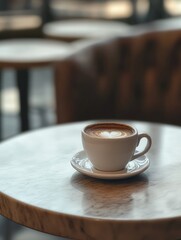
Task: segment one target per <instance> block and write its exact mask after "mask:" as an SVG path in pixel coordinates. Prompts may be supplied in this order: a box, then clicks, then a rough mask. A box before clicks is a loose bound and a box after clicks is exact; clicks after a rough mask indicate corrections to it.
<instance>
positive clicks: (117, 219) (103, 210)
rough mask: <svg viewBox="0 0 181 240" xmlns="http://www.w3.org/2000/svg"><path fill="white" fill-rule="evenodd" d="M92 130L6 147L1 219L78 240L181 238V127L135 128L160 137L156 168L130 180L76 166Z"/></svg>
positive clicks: (37, 136) (62, 130)
mask: <svg viewBox="0 0 181 240" xmlns="http://www.w3.org/2000/svg"><path fill="white" fill-rule="evenodd" d="M92 122H93V121H92ZM92 122H91V123H92ZM88 123H90V122H80V123H74V124H65V125H60V126H55V127H51V128H47V129H43V130H38V131H34V132H30V133H26V134H22V135H20V136H18V137H16V138H14V139H11V140H8V141H6V142H4V143H2V144H1V145H0V201H1V204H0V214H2V215H4V216H5V217H7V218H9V219H11V220H13V221H15V222H17V223H20V224H22V225H25V226H27V227H30V228H33V229H37V230H39V231H42V232H46V233H50V234H53V235H58V236H64V237H69V238H72V239H105V240H111V239H131V240H132V239H134V240H138V239H139V240H140V239H147V240H149V239H150V240H151V239H164V240H170V239H180V238H181V227H180V226H181V206H180V203H181V193H180V185H181V174H180V169H181V152H180V139H181V128H180V127H176V126H169V125H162V124H151V123H144V122H128V123H131V124H133V125H134V126H135V127H137V129H138V131H139V132H147V133H149V134H150V135H151V136H152V139H153V145H152V148H151V150H150V151H149V152H148V153H147V157H148V158H149V159H150V162H151V164H150V167H149V168H148V169H147V170H146V171H145V172H144V173H142V174H140V175H138V176H137V177H133V178H130V179H125V180H100V179H99V180H98V179H94V178H90V177H87V176H84V175H82V174H81V173H78V172H77V171H76V170H75V169H73V168H72V166H71V164H70V160H71V159H72V157H73V155H74V154H75V153H77V152H78V151H80V150H81V149H82V144H81V134H80V131H81V129H82V128H83V127H84V126H85V125H86V124H88Z"/></svg>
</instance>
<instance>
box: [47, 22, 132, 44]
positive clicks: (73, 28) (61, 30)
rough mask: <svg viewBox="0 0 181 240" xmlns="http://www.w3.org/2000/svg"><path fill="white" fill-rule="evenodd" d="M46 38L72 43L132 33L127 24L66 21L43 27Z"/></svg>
mask: <svg viewBox="0 0 181 240" xmlns="http://www.w3.org/2000/svg"><path fill="white" fill-rule="evenodd" d="M43 33H44V34H45V36H46V37H49V38H52V39H56V40H64V41H67V42H72V41H75V40H84V39H104V38H106V37H107V38H108V37H109V38H110V37H114V36H124V35H126V36H127V35H129V34H131V33H132V27H131V26H129V25H128V24H125V23H118V22H114V21H103V20H102V21H101V20H64V21H55V22H51V23H47V24H45V25H44V27H43Z"/></svg>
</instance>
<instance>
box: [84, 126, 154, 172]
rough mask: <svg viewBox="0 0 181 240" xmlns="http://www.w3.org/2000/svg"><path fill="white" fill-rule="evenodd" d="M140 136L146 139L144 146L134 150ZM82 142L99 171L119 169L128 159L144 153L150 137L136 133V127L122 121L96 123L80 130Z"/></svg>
mask: <svg viewBox="0 0 181 240" xmlns="http://www.w3.org/2000/svg"><path fill="white" fill-rule="evenodd" d="M142 138H146V139H147V143H146V146H145V148H144V149H143V150H142V151H140V152H136V153H135V150H136V147H137V146H138V145H139V143H140V140H141V139H142ZM82 144H83V148H84V151H85V152H86V154H87V156H88V158H89V160H90V161H91V163H92V164H93V166H94V167H95V168H96V169H98V170H101V171H119V170H122V169H124V168H125V166H126V165H127V164H128V162H129V161H132V160H134V159H136V158H138V157H140V156H142V155H144V154H145V153H146V152H148V150H149V149H150V147H151V144H152V140H151V137H150V136H149V135H148V134H146V133H140V134H138V131H137V129H136V128H134V127H132V126H130V125H127V124H122V123H111V122H106V123H96V124H91V125H88V126H86V127H85V128H84V129H83V130H82Z"/></svg>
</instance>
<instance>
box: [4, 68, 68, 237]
mask: <svg viewBox="0 0 181 240" xmlns="http://www.w3.org/2000/svg"><path fill="white" fill-rule="evenodd" d="M30 74H31V81H30V88H29V90H30V99H29V101H30V116H29V117H30V119H31V129H32V130H33V129H37V128H42V127H47V126H51V125H54V124H55V120H56V117H55V107H54V106H55V104H54V88H53V86H54V85H53V71H52V69H49V68H40V69H35V70H31V72H30ZM40 96H41V97H40ZM1 100H2V102H1V104H2V107H1V108H2V115H3V116H2V131H3V133H2V134H3V140H5V139H7V138H11V137H13V136H15V135H17V134H19V119H18V111H19V103H18V92H17V89H16V85H15V79H14V72H13V70H11V69H9V70H7V71H4V72H3V89H2V92H1ZM10 229H11V233H12V236H10ZM58 239H65V238H59V237H54V236H50V235H48V234H43V233H40V232H37V231H34V230H31V229H28V228H25V227H22V226H20V225H18V224H15V223H13V222H11V221H8V220H7V219H5V218H4V217H2V216H0V240H58Z"/></svg>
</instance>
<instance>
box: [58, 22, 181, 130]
mask: <svg viewBox="0 0 181 240" xmlns="http://www.w3.org/2000/svg"><path fill="white" fill-rule="evenodd" d="M83 45H85V44H83ZM88 45H89V46H86V47H82V49H81V48H79V50H78V51H76V52H75V53H74V54H72V55H71V56H69V57H68V58H66V59H64V60H63V61H61V62H59V63H58V65H57V70H56V100H57V102H56V104H57V120H58V122H59V123H63V122H70V121H80V120H87V119H104V118H111V119H134V120H144V121H152V122H164V123H171V124H178V125H181V23H179V20H170V21H168V20H162V21H157V22H155V23H152V24H150V25H142V26H137V27H135V28H134V30H133V31H132V34H129V35H128V36H126V35H125V36H124V37H117V38H112V39H107V40H104V41H97V42H96V43H95V42H94V43H92V44H88Z"/></svg>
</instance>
